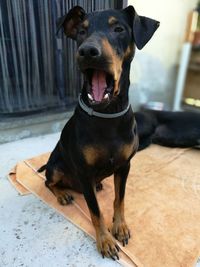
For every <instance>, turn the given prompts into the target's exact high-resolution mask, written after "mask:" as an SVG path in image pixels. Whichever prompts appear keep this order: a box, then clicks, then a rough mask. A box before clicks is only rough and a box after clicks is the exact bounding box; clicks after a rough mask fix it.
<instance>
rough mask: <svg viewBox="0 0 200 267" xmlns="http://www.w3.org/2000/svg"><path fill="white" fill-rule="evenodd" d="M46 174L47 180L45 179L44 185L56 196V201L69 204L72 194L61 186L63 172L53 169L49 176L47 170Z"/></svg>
mask: <svg viewBox="0 0 200 267" xmlns="http://www.w3.org/2000/svg"><path fill="white" fill-rule="evenodd" d="M46 176H47V180H46V181H45V185H46V186H47V187H48V188H49V189H50V190H51V192H52V193H53V194H54V195H55V196H56V198H57V200H58V202H59V203H60V204H61V205H68V204H71V203H72V201H73V196H71V195H69V193H68V189H67V188H64V187H62V179H63V178H64V173H63V172H61V171H58V170H55V169H54V170H53V174H51V176H50V175H49V173H48V171H47V174H46ZM49 176H50V177H49Z"/></svg>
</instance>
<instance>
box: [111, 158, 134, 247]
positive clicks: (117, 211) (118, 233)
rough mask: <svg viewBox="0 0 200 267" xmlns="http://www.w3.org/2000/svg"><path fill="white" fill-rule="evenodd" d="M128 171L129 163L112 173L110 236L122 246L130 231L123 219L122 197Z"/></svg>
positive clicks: (126, 240)
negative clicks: (112, 214) (113, 195)
mask: <svg viewBox="0 0 200 267" xmlns="http://www.w3.org/2000/svg"><path fill="white" fill-rule="evenodd" d="M129 169H130V162H128V163H127V164H125V165H123V166H122V167H120V168H119V169H118V170H117V171H116V172H115V173H114V184H115V200H114V216H113V227H112V234H113V236H114V237H115V238H116V239H117V240H119V241H120V242H122V243H123V246H125V245H127V244H128V239H129V238H130V231H129V229H128V226H127V224H126V221H125V218H124V195H125V188H126V180H127V177H128V173H129Z"/></svg>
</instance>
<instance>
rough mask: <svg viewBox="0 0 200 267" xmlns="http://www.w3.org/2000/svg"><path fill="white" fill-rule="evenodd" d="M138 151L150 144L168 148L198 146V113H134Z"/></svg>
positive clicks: (199, 129) (199, 118)
mask: <svg viewBox="0 0 200 267" xmlns="http://www.w3.org/2000/svg"><path fill="white" fill-rule="evenodd" d="M135 119H136V122H137V127H138V135H139V144H140V145H139V150H142V149H144V148H146V147H148V146H149V145H150V144H151V143H153V144H158V145H161V146H168V147H183V148H184V147H198V146H199V145H200V113H198V112H188V111H183V112H172V111H152V110H146V111H141V112H136V113H135Z"/></svg>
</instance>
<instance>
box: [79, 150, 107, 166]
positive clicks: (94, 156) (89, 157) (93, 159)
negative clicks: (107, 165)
mask: <svg viewBox="0 0 200 267" xmlns="http://www.w3.org/2000/svg"><path fill="white" fill-rule="evenodd" d="M83 155H84V158H85V161H86V162H87V164H88V165H94V164H95V163H97V161H98V160H100V159H101V158H103V157H105V156H106V150H105V149H104V148H102V147H98V146H94V147H93V146H86V147H84V148H83Z"/></svg>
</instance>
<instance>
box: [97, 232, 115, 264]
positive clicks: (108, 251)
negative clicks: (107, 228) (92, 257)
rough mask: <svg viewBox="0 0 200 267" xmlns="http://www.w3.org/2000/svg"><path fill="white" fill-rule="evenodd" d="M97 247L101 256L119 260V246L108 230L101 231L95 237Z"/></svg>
mask: <svg viewBox="0 0 200 267" xmlns="http://www.w3.org/2000/svg"><path fill="white" fill-rule="evenodd" d="M97 249H98V251H99V252H100V253H101V255H102V257H103V258H104V257H108V258H112V259H113V260H119V256H118V252H119V246H118V245H117V242H116V241H115V239H114V238H113V237H112V235H111V234H110V233H109V232H106V233H103V234H101V235H99V237H97Z"/></svg>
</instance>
